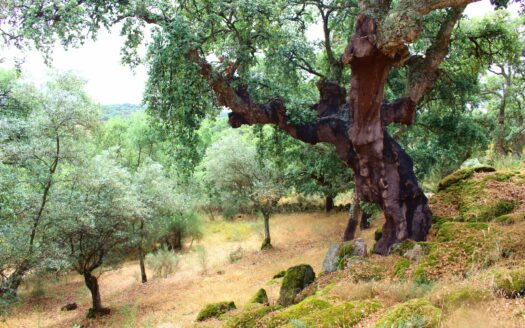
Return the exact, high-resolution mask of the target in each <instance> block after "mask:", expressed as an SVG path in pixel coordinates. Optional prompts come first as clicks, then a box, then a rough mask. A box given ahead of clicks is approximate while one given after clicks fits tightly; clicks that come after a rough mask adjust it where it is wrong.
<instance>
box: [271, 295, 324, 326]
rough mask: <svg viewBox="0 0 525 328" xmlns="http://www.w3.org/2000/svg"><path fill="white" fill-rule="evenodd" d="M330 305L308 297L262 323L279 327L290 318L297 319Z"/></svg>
mask: <svg viewBox="0 0 525 328" xmlns="http://www.w3.org/2000/svg"><path fill="white" fill-rule="evenodd" d="M331 306H332V305H331V304H330V303H328V302H327V301H324V300H320V299H318V298H316V297H312V296H311V297H308V298H306V299H305V300H303V301H302V302H300V303H298V304H295V305H292V306H290V307H288V308H286V309H285V310H283V311H282V312H280V313H277V314H276V315H274V316H272V317H271V318H268V319H266V320H265V321H264V324H265V326H266V327H268V328H273V327H280V326H282V325H284V324H286V323H288V322H290V320H292V319H299V318H302V317H304V316H307V315H309V314H311V313H313V312H315V311H319V310H323V309H327V308H329V307H331Z"/></svg>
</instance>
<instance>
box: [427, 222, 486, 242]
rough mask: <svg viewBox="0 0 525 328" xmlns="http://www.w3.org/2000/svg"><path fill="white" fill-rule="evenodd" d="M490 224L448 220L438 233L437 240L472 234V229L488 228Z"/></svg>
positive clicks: (453, 238) (454, 238)
mask: <svg viewBox="0 0 525 328" xmlns="http://www.w3.org/2000/svg"><path fill="white" fill-rule="evenodd" d="M487 229H488V224H486V223H476V222H470V223H459V222H446V223H443V224H442V225H441V226H440V228H439V231H438V233H437V235H436V240H437V241H440V242H445V241H452V240H457V239H461V238H464V236H466V235H468V234H470V233H471V232H472V230H487Z"/></svg>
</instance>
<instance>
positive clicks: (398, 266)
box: [394, 257, 410, 280]
mask: <svg viewBox="0 0 525 328" xmlns="http://www.w3.org/2000/svg"><path fill="white" fill-rule="evenodd" d="M409 267H410V260H409V259H407V258H404V257H402V258H400V259H399V260H397V261H396V263H394V275H395V276H396V277H397V278H398V279H400V280H405V279H406V276H405V274H406V271H407V270H408V268H409Z"/></svg>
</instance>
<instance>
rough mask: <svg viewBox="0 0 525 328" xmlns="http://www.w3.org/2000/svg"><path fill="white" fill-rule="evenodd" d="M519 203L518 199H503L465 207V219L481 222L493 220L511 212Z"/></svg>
mask: <svg viewBox="0 0 525 328" xmlns="http://www.w3.org/2000/svg"><path fill="white" fill-rule="evenodd" d="M517 205H518V202H517V201H516V200H507V199H501V200H497V201H495V202H490V203H488V204H484V205H481V206H475V207H474V206H473V207H472V208H469V209H468V210H467V209H466V208H465V209H464V214H463V220H464V221H480V222H487V221H492V220H494V219H496V218H497V217H499V216H501V215H505V214H509V213H511V212H512V211H514V209H515V208H516V207H517Z"/></svg>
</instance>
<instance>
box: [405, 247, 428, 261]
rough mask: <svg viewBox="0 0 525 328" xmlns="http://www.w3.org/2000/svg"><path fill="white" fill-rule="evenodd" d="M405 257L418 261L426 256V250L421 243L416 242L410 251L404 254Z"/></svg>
mask: <svg viewBox="0 0 525 328" xmlns="http://www.w3.org/2000/svg"><path fill="white" fill-rule="evenodd" d="M403 256H404V257H406V258H407V259H409V260H410V261H413V262H417V261H419V260H421V259H422V258H423V257H425V250H424V249H423V247H421V245H419V244H416V245H415V246H414V247H413V248H412V249H409V250H408V251H406V252H405V254H403Z"/></svg>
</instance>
